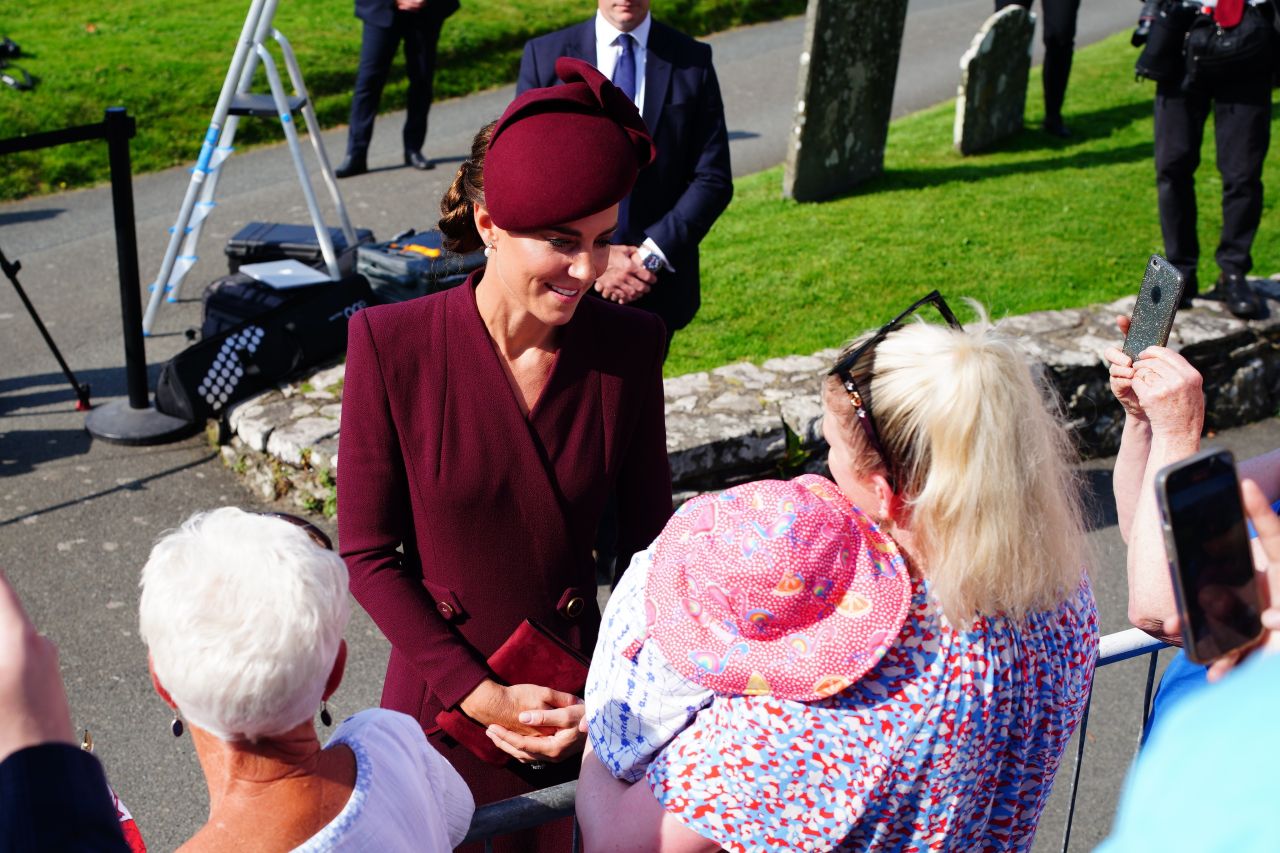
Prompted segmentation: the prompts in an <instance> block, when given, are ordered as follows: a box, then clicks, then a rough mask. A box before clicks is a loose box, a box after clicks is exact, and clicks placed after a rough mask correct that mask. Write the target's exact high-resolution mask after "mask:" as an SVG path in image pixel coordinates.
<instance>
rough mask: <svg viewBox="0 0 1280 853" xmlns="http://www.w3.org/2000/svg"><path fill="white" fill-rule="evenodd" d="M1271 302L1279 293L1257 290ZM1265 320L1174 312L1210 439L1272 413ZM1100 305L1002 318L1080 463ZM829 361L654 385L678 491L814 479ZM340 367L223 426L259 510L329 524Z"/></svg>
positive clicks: (1101, 381)
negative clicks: (261, 500) (275, 505)
mask: <svg viewBox="0 0 1280 853" xmlns="http://www.w3.org/2000/svg"><path fill="white" fill-rule="evenodd" d="M1263 284H1264V285H1265V286H1266V287H1267V288H1268V289H1269V295H1273V296H1277V297H1280V285H1276V284H1275V283H1273V282H1265V283H1263ZM1270 307H1271V315H1270V317H1268V318H1267V319H1265V320H1256V321H1250V322H1245V321H1242V320H1238V319H1236V318H1234V317H1232V316H1231V315H1230V314H1228V313H1227V312H1226V311H1225V310H1224V309H1223V307H1222V306H1221V305H1220V304H1219V303H1217V302H1210V301H1207V300H1197V301H1196V306H1195V308H1194V309H1193V310H1189V311H1183V312H1181V313H1179V315H1178V319H1177V322H1176V323H1175V326H1174V329H1175V331H1174V334H1173V337H1172V338H1171V339H1170V346H1172V347H1174V348H1176V349H1179V350H1181V351H1182V352H1183V354H1184V355H1186V356H1187V358H1188V359H1189V360H1190V361H1191V362H1192V363H1193V364H1194V365H1195V366H1196V367H1197V368H1198V369H1200V371H1201V372H1202V373H1203V374H1204V376H1205V394H1206V402H1207V409H1208V424H1207V426H1208V427H1209V428H1210V429H1223V428H1226V427H1230V426H1236V425H1239V424H1243V423H1247V422H1249V421H1254V420H1259V419H1261V418H1265V417H1270V416H1272V415H1274V414H1275V413H1276V412H1277V409H1280V351H1278V350H1280V315H1277V313H1276V312H1277V310H1278V309H1280V302H1272V303H1270ZM1132 310H1133V298H1132V297H1130V298H1127V299H1123V300H1120V301H1118V302H1115V303H1112V304H1110V305H1097V306H1091V307H1089V308H1081V309H1071V310H1066V311H1045V312H1039V313H1035V314H1027V315H1024V316H1019V317H1010V318H1008V319H1005V320H1004V321H1002V322H1003V324H1004V326H1005V328H1007V329H1009V330H1010V331H1012V332H1014V333H1016V334H1017V335H1018V336H1019V337H1020V338H1021V339H1022V340H1023V342H1024V345H1025V346H1026V348H1027V351H1028V353H1029V356H1030V358H1031V360H1032V363H1033V364H1034V365H1035V369H1038V370H1041V371H1044V372H1045V373H1046V375H1047V376H1048V378H1049V381H1050V384H1051V385H1052V387H1053V388H1054V389H1055V391H1056V392H1057V394H1058V396H1059V397H1060V398H1061V401H1062V405H1063V410H1064V413H1065V416H1066V418H1067V419H1068V421H1069V422H1070V424H1071V427H1072V429H1073V431H1074V433H1075V435H1076V438H1077V441H1078V444H1079V447H1080V450H1081V453H1082V455H1085V456H1105V455H1109V454H1111V453H1114V452H1115V450H1116V448H1117V446H1118V444H1119V440H1120V431H1121V428H1122V426H1123V413H1122V411H1121V410H1120V406H1119V404H1117V403H1116V402H1115V400H1114V398H1112V396H1111V392H1110V390H1109V389H1108V380H1107V371H1106V368H1105V367H1104V366H1103V364H1102V360H1101V354H1102V351H1103V350H1104V349H1105V348H1106V347H1107V346H1110V345H1112V344H1113V343H1117V342H1118V340H1119V338H1118V335H1117V333H1116V331H1115V316H1116V315H1117V314H1126V315H1127V314H1129V313H1130V312H1131V311H1132ZM835 354H836V351H835V350H824V351H822V352H819V353H815V354H814V355H801V356H789V357H787V358H775V359H770V360H769V361H766V362H764V363H763V364H760V365H754V364H748V363H740V364H730V365H727V366H725V367H719V368H716V369H715V370H711V371H707V372H703V373H691V374H687V375H684V376H677V377H673V378H671V379H668V380H667V381H666V410H667V450H668V453H669V456H670V460H671V470H672V475H673V478H674V481H675V484H676V488H677V491H679V492H682V493H689V492H691V491H703V490H707V489H713V488H719V487H723V486H724V485H725V484H727V483H731V482H736V481H738V480H742V479H747V478H751V477H759V476H769V475H774V476H778V475H791V474H794V473H798V472H800V471H802V470H811V469H814V468H820V467H821V465H822V459H823V457H824V455H825V450H826V448H825V444H824V443H823V441H822V438H821V434H820V421H821V417H822V411H821V406H820V403H819V398H818V389H819V383H820V382H821V378H822V376H823V374H824V373H825V372H826V370H827V369H828V368H829V366H830V365H831V363H832V360H833V359H834V357H835ZM342 372H343V367H342V365H336V366H332V367H328V368H326V369H324V370H321V371H319V372H317V373H315V374H314V375H312V376H310V377H309V378H307V379H306V380H304V381H300V382H296V383H291V384H288V385H284V386H281V387H280V388H278V389H276V390H273V391H269V392H267V393H265V394H261V395H259V396H258V397H255V398H253V399H250V400H247V401H245V402H243V403H241V404H239V405H238V406H236V407H235V408H234V409H233V410H232V412H231V413H230V415H229V417H228V425H229V428H230V429H229V433H230V435H229V442H228V443H227V444H226V445H224V446H223V448H222V453H223V457H224V459H225V460H226V462H227V464H228V465H230V466H232V467H233V468H234V469H235V470H236V471H238V472H240V473H241V474H242V475H244V477H245V479H246V481H247V483H248V484H249V486H250V487H251V488H252V489H254V490H255V491H257V492H258V493H260V494H261V495H262V496H263V497H265V498H286V499H288V500H290V501H292V502H294V503H295V504H297V505H298V506H300V507H303V508H305V509H308V510H312V511H327V512H330V513H331V512H332V511H333V506H334V470H335V467H336V463H337V453H338V423H339V415H340V406H339V403H340V399H341V393H342Z"/></svg>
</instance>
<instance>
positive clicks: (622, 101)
mask: <svg viewBox="0 0 1280 853" xmlns="http://www.w3.org/2000/svg"><path fill="white" fill-rule="evenodd" d="M556 75H557V76H558V77H559V78H560V79H561V80H563V81H564V85H562V86H551V87H548V88H546V89H530V90H529V91H527V92H525V93H524V94H523V95H520V96H519V97H518V98H516V99H515V100H514V101H512V102H511V105H510V106H508V107H507V110H506V112H504V113H503V114H502V118H500V119H499V120H498V124H497V126H495V127H494V129H493V137H492V139H491V140H490V142H489V152H488V154H487V155H486V157H485V165H484V195H485V203H486V206H487V207H488V209H489V214H490V215H491V216H492V217H493V221H494V223H495V224H497V226H498V227H499V228H503V229H505V230H508V231H532V230H536V229H539V228H545V227H547V226H549V225H557V224H561V223H565V222H572V221H573V220H575V219H582V218H583V217H585V216H590V215H592V214H594V213H599V212H600V211H602V210H605V209H607V208H609V207H611V206H612V205H615V204H617V203H618V202H620V201H622V199H624V198H626V196H627V194H628V193H630V192H631V187H632V185H633V184H635V181H636V175H637V174H639V172H640V170H641V169H643V168H644V167H645V166H647V165H649V164H650V163H651V162H653V158H654V154H655V150H654V147H653V140H652V139H651V138H650V136H649V131H648V130H646V129H645V125H644V120H643V119H641V118H640V113H639V112H638V111H637V110H636V106H635V104H633V103H632V102H631V100H630V99H629V98H628V97H627V96H626V95H624V94H623V93H622V91H621V90H620V89H618V87H616V86H614V85H613V84H612V83H610V82H609V81H608V79H606V78H605V76H604V75H603V74H601V73H600V72H599V71H597V70H596V69H595V68H594V67H593V66H592V65H591V64H590V63H587V62H584V61H582V60H581V59H571V58H569V57H561V58H560V59H558V60H556Z"/></svg>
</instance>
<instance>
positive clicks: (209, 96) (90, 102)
mask: <svg viewBox="0 0 1280 853" xmlns="http://www.w3.org/2000/svg"><path fill="white" fill-rule="evenodd" d="M804 7H805V3H804V0H663V4H662V10H661V17H662V19H663V20H664V21H666V22H667V23H670V24H673V25H675V26H677V27H680V28H681V29H684V30H686V31H688V32H692V33H697V34H705V33H709V32H714V31H716V30H720V29H725V28H727V27H730V26H734V25H736V24H741V23H747V22H752V21H760V20H771V19H775V18H780V17H783V16H785V15H792V14H797V13H799V12H803V11H804ZM352 8H353V4H352V0H283V2H281V3H280V7H279V11H278V12H277V14H276V19H275V21H276V26H277V28H278V29H279V30H280V31H281V32H283V33H284V34H285V35H286V36H288V38H289V40H290V42H291V43H292V44H293V47H294V50H295V51H296V52H297V55H298V63H299V65H300V67H301V68H302V72H303V76H304V77H305V79H306V83H307V88H308V89H309V90H310V92H311V94H312V96H313V98H314V100H315V105H316V113H317V115H318V117H319V119H320V122H321V124H322V125H324V126H325V127H332V126H335V125H339V124H345V123H346V121H347V117H348V114H349V111H350V107H351V87H352V85H353V83H354V81H355V70H356V61H357V59H358V57H359V51H360V22H359V21H358V20H357V19H356V18H355V17H354V15H353V13H352ZM248 9H249V3H248V0H237V2H230V0H212V2H205V3H198V4H195V5H184V4H182V3H174V2H171V1H170V0H116V2H112V3H102V4H97V3H88V4H86V3H82V2H69V0H45V2H42V3H22V2H18V0H13V2H9V3H6V7H5V11H4V16H3V20H2V21H0V35H8V36H9V37H10V38H12V39H13V40H14V41H16V42H17V43H18V44H19V45H21V47H22V50H23V54H24V55H23V57H22V58H21V59H19V60H17V64H19V65H21V66H22V67H23V68H25V69H26V70H27V71H29V72H30V73H31V74H33V75H35V76H36V77H38V78H39V85H37V86H36V88H35V89H34V90H32V91H29V92H15V91H13V90H12V89H9V88H8V87H5V86H0V137H10V136H18V135H21V134H27V133H34V132H38V131H46V130H56V129H58V128H61V127H68V126H71V125H80V124H89V123H92V122H98V121H101V120H102V113H103V110H104V109H105V108H106V107H108V106H116V105H121V106H124V107H126V108H127V109H128V110H129V112H130V113H131V114H132V115H134V116H135V117H136V118H137V119H138V137H137V138H136V139H135V140H134V142H133V147H132V153H133V164H134V171H135V172H138V173H140V172H148V171H154V170H156V169H163V168H166V167H168V166H173V165H176V164H179V163H189V162H194V161H195V159H196V155H197V154H199V152H200V141H201V140H202V139H203V138H204V131H205V128H207V127H208V125H209V118H210V116H211V115H212V114H213V108H214V105H215V104H216V103H217V100H218V92H219V91H220V90H221V88H222V82H223V79H224V78H225V77H226V73H227V67H228V65H229V64H230V61H231V56H232V53H233V52H234V50H235V46H236V41H237V39H238V38H239V35H240V28H241V26H242V25H243V23H244V18H245V14H246V13H247V11H248ZM593 9H594V4H593V3H592V2H591V0H465V2H464V3H463V4H462V9H461V11H459V12H458V13H457V14H455V15H453V16H452V17H451V18H449V20H448V21H446V22H445V26H444V31H443V34H442V36H441V40H440V56H439V60H438V62H437V71H436V92H437V96H438V97H441V98H444V97H451V96H455V95H463V94H466V93H468V92H474V91H477V90H480V89H484V88H488V87H491V86H496V85H500V84H502V83H507V82H510V81H512V80H514V79H515V76H516V70H517V69H518V68H519V65H520V52H521V50H522V48H523V47H524V43H525V41H526V40H527V39H528V38H529V37H530V36H534V35H538V34H539V33H544V32H548V31H550V30H553V29H557V28H559V27H563V26H567V25H569V24H572V23H575V22H577V21H579V20H582V19H583V18H585V17H586V16H587V15H588V14H589V13H590V12H591V11H592V10H593ZM280 73H281V75H284V73H285V72H284V69H283V68H281V69H280ZM263 80H264V77H263V74H262V72H261V71H260V72H259V73H258V84H259V85H258V88H259V89H261V90H263V91H265V83H264V82H263ZM286 80H287V78H286ZM286 85H287V82H286ZM407 85H408V83H407V80H406V79H405V77H404V73H403V67H402V65H401V64H400V63H399V62H397V63H396V65H395V66H394V67H393V69H392V77H391V80H390V81H389V82H388V84H387V89H386V92H385V93H384V95H383V100H382V103H383V105H384V106H385V107H386V108H388V109H398V108H400V107H402V106H403V103H404V91H405V89H406V87H407ZM279 138H280V131H279V128H278V127H275V126H273V125H271V124H270V123H269V122H244V123H242V124H241V125H240V130H239V131H238V133H237V135H236V144H237V146H238V147H244V146H247V145H250V144H253V143H256V142H278V141H279ZM107 176H108V172H107V163H106V153H105V149H104V146H103V145H102V144H101V143H82V144H78V145H71V146H63V147H60V148H54V149H46V150H45V151H41V152H32V153H27V154H19V155H9V156H7V157H6V158H5V159H4V163H3V168H0V200H5V199H17V198H22V197H24V196H28V195H33V194H39V193H46V192H56V191H58V190H62V189H66V188H69V187H79V186H86V185H90V184H93V183H97V182H100V181H104V180H106V179H107Z"/></svg>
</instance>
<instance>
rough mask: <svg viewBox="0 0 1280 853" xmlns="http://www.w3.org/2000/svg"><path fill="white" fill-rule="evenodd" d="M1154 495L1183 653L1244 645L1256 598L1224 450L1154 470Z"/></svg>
mask: <svg viewBox="0 0 1280 853" xmlns="http://www.w3.org/2000/svg"><path fill="white" fill-rule="evenodd" d="M1156 497H1157V501H1158V502H1159V505H1160V515H1161V520H1162V523H1163V527H1164V534H1165V550H1166V553H1167V555H1168V558H1169V573H1170V576H1171V580H1172V581H1173V589H1174V594H1175V598H1176V600H1177V605H1178V617H1179V621H1180V623H1181V627H1182V639H1183V648H1184V649H1185V651H1186V653H1187V657H1188V658H1190V659H1191V660H1192V661H1194V662H1196V663H1200V664H1206V665H1207V664H1211V663H1213V662H1214V661H1215V660H1217V659H1218V658H1221V657H1222V656H1224V655H1227V654H1229V653H1231V652H1234V651H1236V650H1238V649H1241V648H1244V647H1246V646H1249V645H1252V644H1253V643H1254V642H1256V641H1257V639H1258V637H1259V636H1260V635H1261V634H1262V621H1261V613H1262V607H1263V603H1262V597H1261V595H1260V590H1259V588H1258V582H1257V577H1256V575H1257V573H1256V572H1255V571H1254V568H1253V554H1252V550H1251V548H1250V545H1249V533H1248V529H1247V527H1246V526H1245V520H1244V507H1243V504H1242V503H1241V499H1240V484H1239V481H1238V480H1237V478H1236V468H1235V460H1234V458H1233V457H1232V455H1231V453H1230V452H1229V451H1226V450H1205V451H1201V452H1200V453H1197V454H1195V455H1194V456H1191V457H1189V458H1187V459H1184V460H1182V461H1181V462H1176V463H1174V464H1173V465H1169V466H1167V467H1165V468H1162V469H1161V470H1160V472H1159V473H1158V474H1157V475H1156Z"/></svg>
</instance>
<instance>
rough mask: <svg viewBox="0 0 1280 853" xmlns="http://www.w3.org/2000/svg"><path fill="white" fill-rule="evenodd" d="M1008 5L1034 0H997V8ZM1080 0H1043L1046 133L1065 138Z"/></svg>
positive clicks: (1022, 4)
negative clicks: (1064, 105) (1065, 106)
mask: <svg viewBox="0 0 1280 853" xmlns="http://www.w3.org/2000/svg"><path fill="white" fill-rule="evenodd" d="M1006 6H1021V7H1022V8H1024V9H1028V10H1029V9H1030V8H1031V0H996V11H997V12H999V11H1000V10H1001V9H1003V8H1004V7H1006ZM1079 12H1080V0H1040V14H1041V17H1042V18H1043V19H1044V20H1043V26H1044V71H1043V78H1044V124H1043V127H1044V129H1045V132H1046V133H1051V134H1053V135H1054V136H1057V137H1061V138H1063V139H1066V138H1067V137H1069V136H1071V131H1070V130H1069V129H1068V128H1067V125H1066V123H1065V122H1063V120H1062V102H1063V99H1064V98H1065V97H1066V93H1067V80H1068V79H1069V78H1070V77H1071V55H1072V53H1073V52H1074V51H1075V43H1076V15H1077V14H1078V13H1079Z"/></svg>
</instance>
